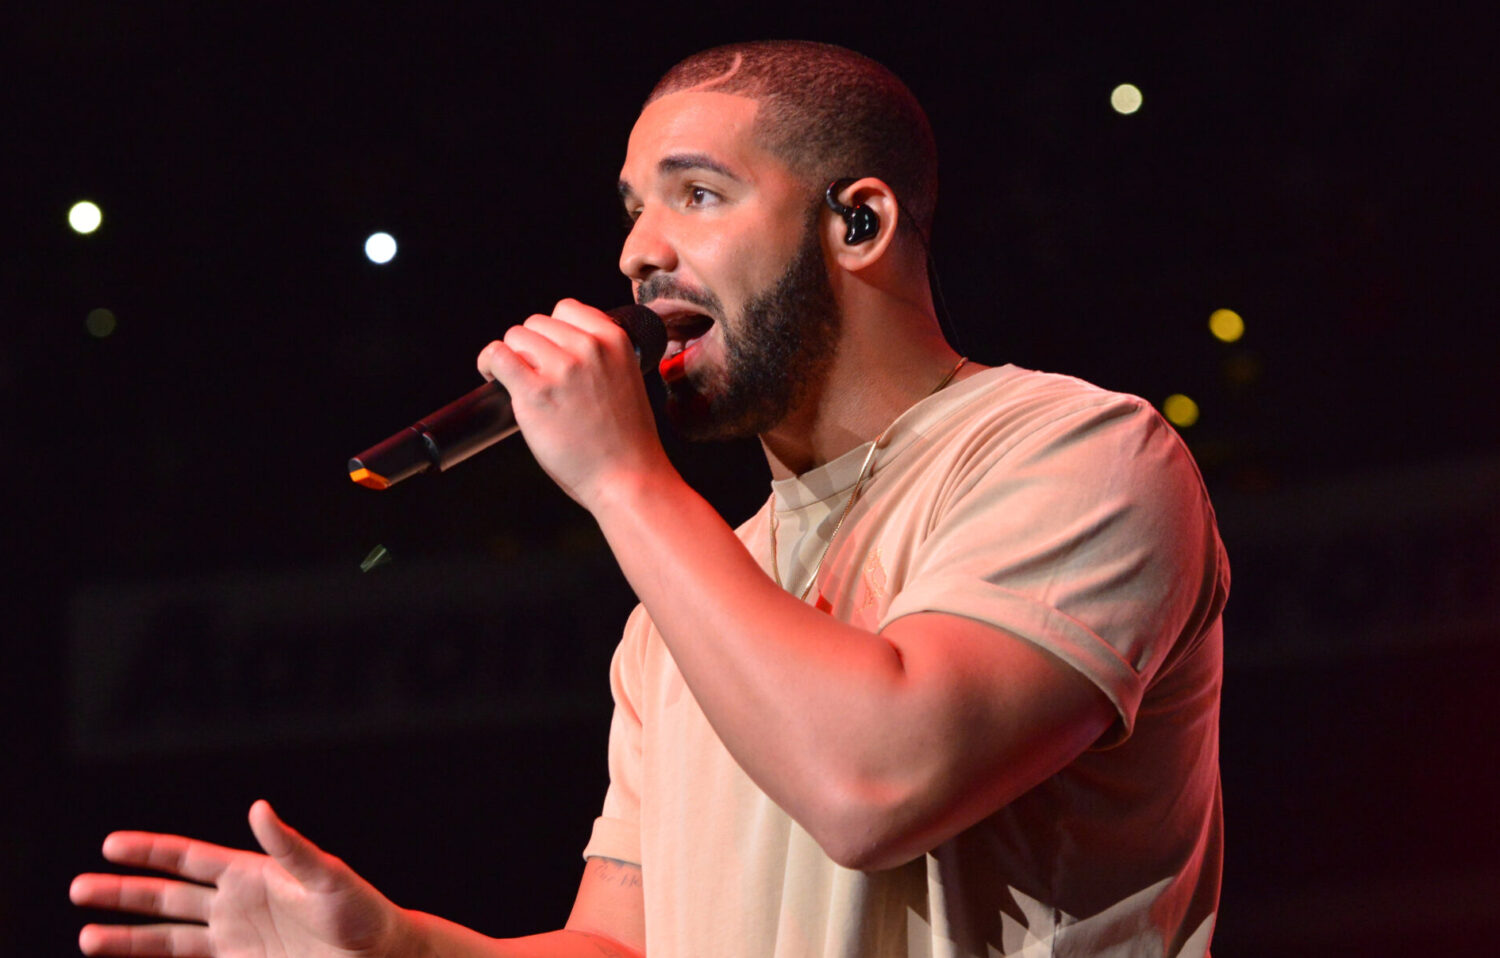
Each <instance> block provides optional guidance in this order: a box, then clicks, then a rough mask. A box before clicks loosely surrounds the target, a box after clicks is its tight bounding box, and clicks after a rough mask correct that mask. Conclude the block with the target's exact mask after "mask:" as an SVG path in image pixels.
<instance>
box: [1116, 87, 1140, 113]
mask: <svg viewBox="0 0 1500 958" xmlns="http://www.w3.org/2000/svg"><path fill="white" fill-rule="evenodd" d="M1144 100H1145V98H1144V97H1142V96H1141V90H1140V88H1139V87H1137V86H1136V85H1135V84H1133V83H1122V84H1120V85H1119V86H1117V87H1115V89H1114V92H1112V93H1110V95H1109V105H1110V106H1112V107H1114V108H1115V112H1116V113H1124V114H1126V115H1127V116H1128V115H1129V114H1131V113H1134V112H1135V111H1136V110H1139V109H1140V108H1141V103H1142V102H1143V101H1144Z"/></svg>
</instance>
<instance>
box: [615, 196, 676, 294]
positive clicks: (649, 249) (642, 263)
mask: <svg viewBox="0 0 1500 958" xmlns="http://www.w3.org/2000/svg"><path fill="white" fill-rule="evenodd" d="M661 227H662V223H661V217H660V216H658V215H656V214H655V213H654V212H653V207H651V206H647V207H646V208H645V209H642V210H641V213H640V215H639V216H637V217H636V220H635V222H634V223H633V224H631V227H630V232H629V233H628V234H626V236H625V245H624V246H622V247H621V248H620V272H622V273H624V274H625V275H626V276H628V277H630V279H631V280H633V281H634V282H637V283H640V282H644V281H645V280H646V279H648V278H649V277H650V276H651V274H652V273H655V272H656V271H657V270H667V271H671V270H672V268H673V267H674V266H676V252H675V251H674V250H673V248H672V244H671V242H670V241H669V240H668V239H667V236H666V235H665V234H664V233H663V231H662V229H661Z"/></svg>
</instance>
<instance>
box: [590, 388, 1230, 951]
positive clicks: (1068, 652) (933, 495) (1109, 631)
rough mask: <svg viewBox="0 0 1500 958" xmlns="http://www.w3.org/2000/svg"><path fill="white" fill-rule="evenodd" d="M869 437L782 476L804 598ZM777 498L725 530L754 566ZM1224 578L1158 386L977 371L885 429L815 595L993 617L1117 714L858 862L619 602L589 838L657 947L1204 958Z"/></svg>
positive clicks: (868, 617) (837, 603) (786, 522)
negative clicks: (943, 829) (960, 808)
mask: <svg viewBox="0 0 1500 958" xmlns="http://www.w3.org/2000/svg"><path fill="white" fill-rule="evenodd" d="M867 451H868V446H864V447H860V448H858V449H855V450H852V451H850V452H849V453H848V454H847V455H845V456H843V457H841V458H840V459H838V460H836V461H834V462H832V463H829V464H827V465H826V466H823V467H820V468H818V469H815V470H812V471H811V472H809V473H807V474H805V475H803V476H799V477H797V478H795V479H788V480H782V481H778V482H775V483H773V488H774V492H775V495H774V502H775V504H776V508H777V510H778V535H777V538H778V543H779V551H780V552H781V556H780V561H781V574H782V581H783V582H784V583H786V585H787V588H788V589H789V590H791V591H793V592H794V593H800V592H801V590H802V588H803V585H804V584H805V583H806V582H807V580H808V578H809V576H811V575H812V572H813V569H814V567H815V566H816V565H817V563H818V557H819V556H820V555H822V554H823V551H824V546H825V544H827V542H828V538H827V537H828V535H829V534H830V533H831V531H832V529H833V526H834V525H835V524H836V523H837V521H838V517H839V515H840V514H841V512H842V510H843V507H844V504H845V502H846V501H847V496H848V493H849V491H850V489H851V487H852V486H853V484H854V482H855V480H856V477H857V474H858V472H859V467H860V465H861V464H862V463H863V462H864V458H865V453H866V452H867ZM770 509H771V503H770V502H768V503H767V505H766V507H764V508H762V509H761V511H760V512H759V513H758V514H757V515H755V516H754V517H753V518H751V519H750V520H749V521H748V522H746V523H745V524H744V525H743V526H742V527H741V528H740V530H739V534H740V537H741V539H742V540H743V541H744V542H745V544H746V547H747V548H748V549H749V550H750V551H751V552H752V554H754V555H755V556H756V557H757V558H758V559H759V560H760V561H761V564H762V566H763V567H764V568H766V569H767V570H769V569H770V562H771V555H770V543H769V538H770V536H769V532H770V530H769V526H768V523H769V517H770ZM1228 584H1229V569H1228V564H1227V562H1226V560H1225V557H1224V553H1223V548H1222V546H1221V544H1220V542H1219V538H1218V533H1217V531H1216V527H1215V523H1214V517H1213V511H1212V507H1211V506H1210V505H1209V502H1208V498H1207V495H1206V494H1205V492H1204V489H1203V485H1202V481H1201V479H1200V477H1199V475H1198V472H1197V469H1196V467H1195V466H1194V464H1193V462H1192V459H1191V457H1190V456H1189V455H1188V453H1187V451H1186V449H1185V448H1184V447H1183V445H1182V442H1181V440H1180V439H1179V438H1178V436H1177V435H1176V433H1175V432H1173V431H1172V429H1171V428H1170V427H1169V426H1168V425H1166V423H1165V422H1163V421H1162V419H1161V418H1160V417H1159V416H1158V415H1157V414H1156V413H1155V411H1154V410H1153V409H1152V408H1151V407H1150V406H1149V405H1148V404H1146V403H1145V402H1144V401H1142V400H1140V399H1137V398H1135V397H1132V396H1125V395H1121V394H1118V393H1110V392H1106V391H1104V390H1101V389H1099V388H1097V387H1094V386H1091V385H1089V384H1087V383H1084V382H1082V381H1079V380H1076V379H1072V378H1068V377H1064V376H1056V375H1049V374H1044V373H1037V372H1031V371H1028V370H1023V369H1019V368H1017V367H1013V366H1004V367H998V368H995V369H990V370H986V371H984V372H983V373H980V374H978V375H975V376H972V377H970V378H969V379H966V380H964V381H962V382H959V383H956V384H954V385H952V386H950V387H948V388H947V389H945V390H943V391H942V392H940V393H938V394H936V395H934V396H932V397H929V398H928V399H926V400H924V401H922V402H920V403H918V404H917V405H915V406H913V407H912V408H911V409H909V410H908V411H907V412H906V413H905V414H903V416H902V417H901V418H900V419H899V420H898V421H897V422H896V423H895V424H894V425H893V427H892V428H891V429H890V430H888V432H887V434H886V439H885V442H884V443H883V444H882V447H881V448H879V449H877V450H876V452H875V456H874V459H873V462H872V469H871V471H870V474H869V476H868V477H867V479H866V480H865V482H864V485H863V487H862V488H861V490H860V495H859V497H858V499H857V500H856V502H855V505H854V507H853V508H852V510H850V512H849V514H848V516H847V518H846V519H845V520H844V523H843V526H842V528H841V529H840V530H839V532H838V535H837V536H836V537H835V538H834V540H833V542H832V546H831V548H829V549H828V551H827V555H826V556H825V557H824V558H823V560H822V566H821V568H819V569H818V570H817V581H816V584H815V586H814V588H813V590H812V591H811V593H810V594H809V595H808V597H807V601H808V602H814V603H817V604H818V605H819V607H820V608H823V609H824V610H825V611H828V612H829V613H830V614H832V615H834V616H836V617H837V618H839V619H841V620H843V621H846V622H850V623H853V624H855V625H858V626H861V627H863V628H866V629H869V630H870V631H872V632H878V631H879V630H880V629H882V628H884V627H885V626H886V625H887V624H889V623H890V622H892V621H894V620H896V619H898V618H900V617H902V616H905V615H911V614H914V613H920V612H924V611H940V612H946V613H952V614H957V615H963V616H967V617H970V618H973V619H977V620H979V621H983V622H988V623H991V624H993V625H995V626H996V627H997V628H999V629H1003V630H1004V631H1005V632H1007V633H1009V634H1011V635H1014V636H1019V637H1021V638H1023V639H1025V640H1027V641H1030V642H1034V643H1036V644H1037V645H1039V646H1041V647H1042V648H1045V649H1047V650H1048V651H1049V652H1051V653H1053V654H1054V655H1056V656H1058V657H1059V658H1061V659H1062V660H1063V661H1065V662H1067V663H1068V664H1070V665H1071V666H1073V667H1074V668H1076V669H1077V670H1078V671H1079V672H1080V673H1082V674H1083V675H1084V676H1086V677H1087V678H1088V679H1089V680H1090V681H1092V682H1093V683H1094V684H1095V685H1097V686H1098V687H1099V689H1100V690H1101V691H1102V692H1103V693H1104V694H1105V695H1106V696H1108V698H1109V700H1110V701H1111V702H1112V703H1113V705H1114V707H1115V711H1116V713H1117V720H1116V722H1115V723H1114V725H1113V727H1112V728H1111V729H1110V730H1109V731H1108V732H1107V733H1106V734H1105V735H1104V737H1103V738H1102V739H1101V740H1100V741H1099V742H1098V743H1096V745H1095V747H1093V748H1091V749H1090V750H1088V751H1086V752H1084V753H1083V754H1082V755H1080V756H1078V758H1077V759H1075V760H1074V761H1073V762H1072V763H1071V764H1070V765H1068V766H1067V767H1066V768H1064V769H1063V770H1062V771H1060V772H1058V773H1057V774H1056V775H1054V776H1053V777H1052V778H1050V779H1048V780H1046V781H1044V782H1042V783H1041V784H1040V785H1038V786H1037V787H1035V788H1034V789H1032V790H1031V791H1029V792H1027V793H1026V794H1025V795H1023V796H1021V797H1020V798H1019V799H1017V800H1015V801H1013V802H1012V803H1010V804H1009V805H1008V806H1006V807H1004V808H999V809H996V810H995V812H994V813H993V814H992V815H991V816H989V817H988V818H986V819H985V820H983V821H981V822H980V823H979V824H977V825H975V826H973V827H972V828H970V829H968V830H966V831H964V832H962V833H961V834H959V835H958V836H956V837H954V838H953V839H951V840H949V841H947V842H944V843H943V844H941V845H939V846H937V847H936V848H933V849H932V850H930V851H929V852H928V853H927V854H925V855H923V856H921V857H919V858H917V859H915V860H913V861H911V862H908V863H907V864H905V865H902V866H900V867H897V868H893V869H889V870H885V871H879V872H869V873H866V872H858V871H852V870H850V869H846V868H842V867H840V866H838V865H836V864H834V863H833V862H832V861H831V860H830V859H829V858H828V857H827V856H826V855H824V853H823V851H822V849H821V848H819V846H818V845H817V843H816V842H814V841H813V840H812V839H811V838H810V837H809V836H808V834H807V833H806V832H805V831H803V829H802V828H801V827H800V826H798V825H797V823H796V822H794V821H792V820H791V819H790V818H789V817H788V816H787V815H786V814H785V813H784V812H783V811H782V810H781V809H780V808H779V807H778V806H776V805H775V803H773V802H772V801H771V800H770V799H769V798H767V797H766V796H765V794H764V793H763V792H761V791H760V789H759V788H757V787H756V785H755V784H754V783H753V782H751V781H750V780H749V778H748V777H747V776H746V775H745V774H744V772H743V771H741V770H740V768H739V766H738V765H737V764H736V763H735V761H734V759H733V758H732V757H731V756H730V755H729V753H728V752H727V751H726V750H725V749H724V747H723V745H722V744H721V743H720V742H719V740H718V738H717V736H716V735H715V734H714V732H713V730H712V729H711V728H710V727H709V725H708V722H707V721H706V719H705V718H704V716H703V713H702V712H701V711H700V710H699V708H698V705H697V703H696V702H695V701H694V699H693V696H692V693H691V692H690V691H689V690H688V689H687V687H686V685H685V684H684V683H683V679H682V676H681V675H680V673H679V672H678V670H677V668H676V666H675V664H674V663H673V661H672V657H671V655H670V653H669V652H668V651H667V649H666V646H665V645H664V644H663V643H662V640H661V637H660V635H659V634H657V632H656V630H655V628H654V627H653V625H652V623H651V621H650V619H649V617H648V616H647V615H646V613H645V611H644V610H643V609H642V608H637V609H636V610H635V612H634V613H633V614H632V616H631V618H630V621H629V622H628V623H627V625H626V629H625V635H624V638H623V639H622V641H621V643H620V646H619V648H618V649H617V651H616V654H615V658H614V662H613V665H612V668H611V684H612V688H613V692H614V697H615V706H616V707H615V715H614V718H613V721H612V726H611V734H610V752H609V767H610V786H609V790H608V792H607V794H606V796H605V800H604V809H603V813H602V815H601V816H600V817H599V818H598V819H597V820H596V822H595V825H594V831H593V835H592V838H591V840H590V841H589V843H588V846H587V848H586V849H585V851H584V855H585V856H600V857H607V858H615V859H619V860H623V861H628V862H634V863H638V864H639V865H640V866H641V869H642V875H643V887H644V893H645V907H646V935H647V953H648V954H649V955H651V956H653V958H732V956H745V958H751V956H754V958H765V956H777V958H835V956H838V958H872V956H934V958H937V956H953V958H958V956H965V958H967V956H979V958H990V956H1028V958H1031V956H1058V958H1061V956H1081V955H1089V956H1097V955H1108V956H1137V955H1139V956H1158V955H1171V956H1199V955H1205V954H1207V950H1208V942H1209V938H1210V936H1211V934H1212V929H1213V922H1214V916H1215V913H1216V910H1217V903H1218V891H1219V873H1220V856H1221V846H1222V821H1221V811H1220V793H1219V771H1218V717H1219V686H1220V676H1221V669H1222V634H1221V627H1220V612H1221V610H1222V608H1223V604H1224V600H1225V597H1226V595H1227V592H1228Z"/></svg>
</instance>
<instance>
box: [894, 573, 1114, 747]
mask: <svg viewBox="0 0 1500 958" xmlns="http://www.w3.org/2000/svg"><path fill="white" fill-rule="evenodd" d="M921 612H942V613H946V614H948V615H961V616H963V617H965V618H968V619H974V620H976V621H978V622H983V623H985V624H987V625H991V626H994V627H995V628H996V629H999V630H1000V631H1002V632H1005V633H1007V634H1010V635H1014V636H1016V637H1017V638H1021V639H1025V640H1026V641H1028V642H1030V643H1032V644H1033V645H1035V646H1037V647H1038V648H1041V649H1044V650H1046V651H1047V652H1050V653H1052V654H1053V655H1055V656H1057V657H1058V658H1059V659H1062V660H1063V661H1064V662H1066V663H1067V664H1068V665H1070V666H1072V667H1073V668H1074V669H1077V670H1078V671H1079V672H1080V673H1082V674H1083V676H1084V677H1085V678H1087V679H1088V680H1089V681H1090V682H1092V683H1094V685H1095V686H1097V687H1098V688H1099V690H1100V691H1101V692H1103V693H1104V694H1105V696H1106V697H1108V699H1109V700H1110V703H1111V704H1113V705H1114V707H1115V711H1116V713H1118V715H1119V717H1120V721H1119V723H1118V724H1117V725H1116V726H1115V727H1114V728H1112V729H1111V730H1110V731H1109V732H1107V733H1105V736H1104V737H1103V738H1101V739H1100V740H1099V742H1098V743H1097V745H1096V746H1095V747H1096V748H1108V747H1113V746H1115V745H1119V744H1120V743H1121V742H1123V741H1125V739H1127V738H1129V737H1130V733H1131V731H1132V730H1133V729H1134V727H1135V715H1136V711H1137V710H1138V709H1139V708H1140V704H1141V696H1142V694H1143V692H1144V683H1143V682H1142V681H1141V677H1140V676H1139V675H1138V674H1137V673H1136V671H1135V669H1133V668H1132V667H1131V665H1130V663H1129V662H1128V661H1126V660H1125V659H1124V658H1123V657H1122V656H1121V655H1120V653H1119V651H1118V650H1116V649H1115V648H1114V647H1113V646H1111V645H1110V644H1109V643H1108V642H1106V641H1104V639H1102V638H1100V637H1099V636H1098V635H1097V634H1095V633H1094V632H1093V631H1092V630H1090V629H1089V628H1087V627H1086V626H1084V625H1083V624H1082V623H1081V622H1079V621H1078V620H1076V619H1073V618H1070V617H1068V616H1067V615H1065V614H1064V613H1062V612H1060V611H1058V610H1057V609H1055V608H1053V607H1051V606H1048V605H1044V604H1043V603H1040V602H1037V601H1036V600H1035V599H1031V598H1028V597H1026V596H1023V595H1019V594H1017V593H1014V592H1010V591H1007V590H1005V589H1001V588H999V587H996V586H991V585H988V584H985V583H980V587H978V588H976V585H975V581H974V580H973V579H972V578H966V577H957V576H934V577H932V578H929V579H925V580H923V581H921V582H917V583H913V584H912V585H910V586H908V587H907V588H906V589H904V590H902V591H901V593H900V594H899V595H897V596H896V597H895V599H894V600H892V602H891V605H890V608H889V609H888V610H887V612H886V615H885V619H884V621H882V622H881V625H880V627H881V629H884V628H885V627H886V626H888V625H890V624H891V623H892V622H894V621H896V620H897V619H899V618H902V617H904V616H908V615H915V614H917V613H921Z"/></svg>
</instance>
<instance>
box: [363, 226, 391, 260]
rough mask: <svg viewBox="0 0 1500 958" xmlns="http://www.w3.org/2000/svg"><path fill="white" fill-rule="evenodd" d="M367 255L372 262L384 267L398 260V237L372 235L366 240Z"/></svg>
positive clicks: (380, 234)
mask: <svg viewBox="0 0 1500 958" xmlns="http://www.w3.org/2000/svg"><path fill="white" fill-rule="evenodd" d="M365 255H366V256H368V257H369V258H370V262H372V263H375V264H377V265H380V266H384V265H385V264H386V263H389V262H390V261H391V260H393V259H395V258H396V237H394V236H392V235H391V234H389V233H371V234H370V238H369V239H367V240H365Z"/></svg>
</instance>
